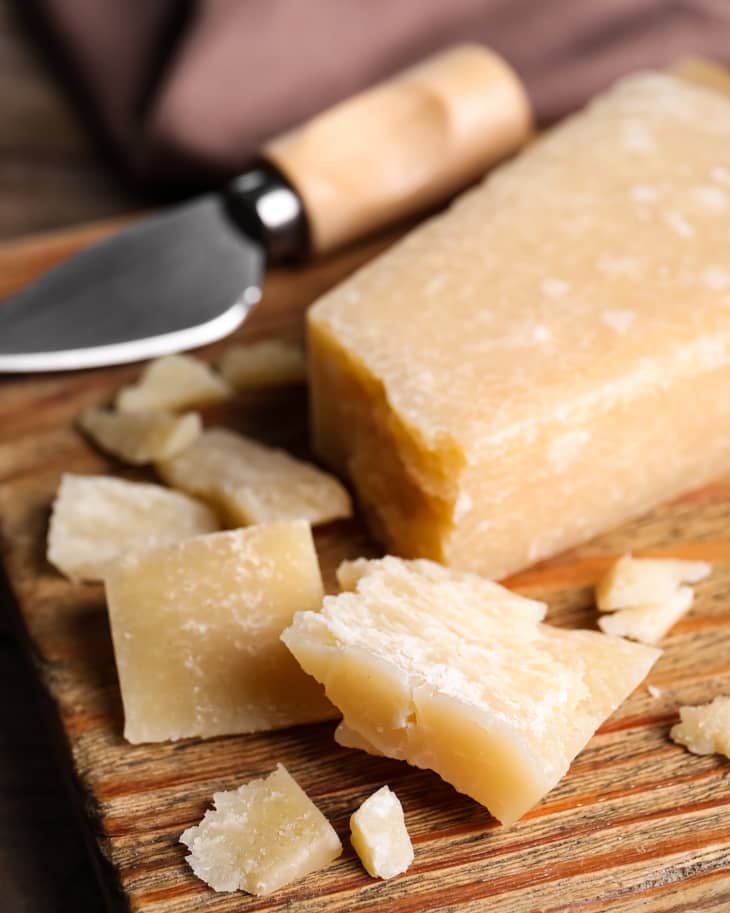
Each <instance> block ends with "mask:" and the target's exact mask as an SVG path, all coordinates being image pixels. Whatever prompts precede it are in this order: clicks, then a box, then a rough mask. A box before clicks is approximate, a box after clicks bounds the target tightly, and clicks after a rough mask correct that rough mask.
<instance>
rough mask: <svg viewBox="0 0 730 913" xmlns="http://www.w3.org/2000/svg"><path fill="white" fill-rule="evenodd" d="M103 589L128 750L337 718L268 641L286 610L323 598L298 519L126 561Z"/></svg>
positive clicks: (305, 529) (274, 639)
mask: <svg viewBox="0 0 730 913" xmlns="http://www.w3.org/2000/svg"><path fill="white" fill-rule="evenodd" d="M105 584H106V596H107V602H108V606H109V619H110V622H111V630H112V639H113V642H114V655H115V658H116V663H117V671H118V673H119V684H120V687H121V691H122V702H123V704H124V718H125V725H124V736H125V738H126V739H128V740H129V741H130V742H158V741H164V740H168V739H182V738H187V737H191V736H200V737H203V738H207V737H211V736H217V735H229V734H233V733H241V732H258V731H264V730H269V729H280V728H282V727H284V726H291V725H296V724H299V723H310V722H313V721H317V720H323V719H329V718H331V717H332V716H336V715H337V714H336V711H335V710H334V708H333V707H332V706H331V704H330V703H329V702H328V701H327V700H326V699H325V697H324V693H323V690H322V688H321V686H320V685H318V684H317V682H315V681H314V679H313V678H310V677H309V676H308V675H306V674H305V673H304V672H302V670H301V669H300V667H299V666H298V665H297V663H296V662H295V660H294V659H293V658H292V656H291V654H290V653H289V652H288V651H287V649H286V648H285V647H284V645H283V644H282V643H281V641H280V640H279V635H280V634H281V632H282V631H283V629H284V628H285V627H286V626H287V625H288V624H289V623H290V622H291V620H292V618H293V616H294V613H295V612H297V611H300V610H302V611H303V610H314V609H317V608H319V606H320V605H321V602H322V596H323V588H322V578H321V575H320V571H319V565H318V562H317V555H316V552H315V550H314V543H313V541H312V533H311V530H310V528H309V526H308V524H307V523H304V522H297V523H272V524H265V525H260V526H252V527H249V528H247V529H240V530H234V531H231V532H222V533H215V534H213V535H209V536H199V537H198V538H196V539H190V540H188V541H186V542H181V543H178V544H177V545H173V546H169V547H168V548H164V549H156V550H153V551H148V552H144V553H142V554H136V555H133V556H128V557H126V558H124V559H122V560H120V561H119V562H118V563H117V564H116V565H115V567H114V568H112V569H111V570H110V571H109V573H108V574H107V577H106V580H105Z"/></svg>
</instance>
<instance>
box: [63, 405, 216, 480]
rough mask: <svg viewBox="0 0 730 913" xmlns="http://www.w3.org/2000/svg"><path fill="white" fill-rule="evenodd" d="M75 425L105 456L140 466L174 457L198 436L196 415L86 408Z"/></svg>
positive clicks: (199, 428)
mask: <svg viewBox="0 0 730 913" xmlns="http://www.w3.org/2000/svg"><path fill="white" fill-rule="evenodd" d="M79 425H80V426H81V428H82V430H83V431H85V432H86V433H87V434H88V435H89V437H90V438H91V439H92V440H93V441H95V442H96V444H98V445H99V447H101V448H102V450H106V451H107V452H108V453H111V454H113V455H114V456H116V457H119V459H120V460H124V462H125V463H132V464H133V465H136V466H141V465H143V464H144V463H153V462H154V461H155V460H164V459H168V458H169V457H172V456H175V454H176V453H179V452H180V451H181V450H184V449H185V448H186V447H187V446H189V445H190V444H192V442H193V441H194V440H195V438H196V437H197V436H198V435H199V434H200V431H201V427H202V426H201V421H200V416H199V415H198V413H197V412H186V413H185V414H184V415H173V414H172V413H171V412H109V411H107V410H106V409H88V410H87V411H86V412H84V413H83V414H82V415H81V417H80V418H79Z"/></svg>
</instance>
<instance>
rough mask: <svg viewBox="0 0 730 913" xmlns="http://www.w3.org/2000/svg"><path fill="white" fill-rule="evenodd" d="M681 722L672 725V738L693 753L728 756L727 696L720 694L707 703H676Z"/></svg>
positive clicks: (729, 720)
mask: <svg viewBox="0 0 730 913" xmlns="http://www.w3.org/2000/svg"><path fill="white" fill-rule="evenodd" d="M679 716H680V720H681V722H679V723H677V724H676V725H675V726H672V730H671V732H670V736H671V738H672V739H673V741H675V742H678V743H679V744H680V745H684V746H685V747H686V748H687V749H689V751H691V752H693V753H694V754H715V753H717V754H724V755H725V757H726V758H730V697H724V696H722V695H720V696H719V697H716V698H715V699H714V700H713V701H712V703H710V704H702V705H701V706H699V707H680V708H679Z"/></svg>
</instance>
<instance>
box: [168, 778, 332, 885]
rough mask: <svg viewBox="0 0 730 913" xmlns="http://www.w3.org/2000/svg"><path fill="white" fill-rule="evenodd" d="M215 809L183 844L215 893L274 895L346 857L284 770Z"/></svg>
mask: <svg viewBox="0 0 730 913" xmlns="http://www.w3.org/2000/svg"><path fill="white" fill-rule="evenodd" d="M213 805H214V809H212V810H208V811H207V812H206V813H205V815H204V817H203V820H202V821H201V822H200V824H198V825H196V826H195V827H189V828H188V829H187V830H186V831H184V832H183V834H182V836H181V837H180V842H181V843H183V844H184V845H185V846H186V847H187V848H188V849H189V850H190V854H189V855H188V856H186V857H185V859H186V861H187V862H188V864H189V865H190V868H191V869H192V870H193V872H195V874H196V875H197V876H198V878H200V879H201V880H202V881H204V882H205V883H206V884H208V885H210V887H211V888H213V890H214V891H247V892H248V893H249V894H257V895H262V894H271V893H272V892H273V891H276V890H277V889H278V888H281V887H284V885H287V884H290V883H291V882H292V881H296V880H297V879H299V878H303V877H304V876H305V875H308V874H309V873H310V872H314V871H316V870H317V869H321V868H323V867H324V866H326V865H328V864H329V863H330V862H333V861H334V860H335V859H337V857H338V856H339V855H340V854H341V852H342V844H341V843H340V840H339V838H338V836H337V834H336V833H335V831H334V828H333V827H332V825H331V824H330V823H329V821H327V819H326V818H325V816H324V815H323V814H322V812H321V811H320V810H319V809H318V808H317V806H316V805H315V804H314V803H313V802H312V800H311V799H310V798H309V796H307V794H306V793H305V792H304V790H303V789H302V788H301V787H300V786H299V784H298V783H297V782H296V780H295V779H294V778H293V777H292V776H291V774H290V773H289V772H288V771H287V769H286V768H285V767H284V766H283V765H282V764H278V765H277V767H276V770H275V771H273V773H271V774H269V776H268V777H266V778H265V779H260V780H251V781H250V782H249V783H246V784H244V785H243V786H239V788H238V789H236V790H231V791H230V792H220V793H215V795H214V796H213Z"/></svg>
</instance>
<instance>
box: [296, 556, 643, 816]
mask: <svg viewBox="0 0 730 913" xmlns="http://www.w3.org/2000/svg"><path fill="white" fill-rule="evenodd" d="M358 565H359V570H358V572H357V574H356V584H355V585H356V589H355V591H354V592H344V593H341V594H340V595H339V596H328V597H326V598H325V600H324V605H323V608H322V611H321V612H303V613H298V614H297V615H296V616H295V618H294V622H293V624H292V626H291V627H289V628H288V629H287V630H286V631H284V633H283V635H282V639H283V640H284V642H285V643H286V645H287V646H288V647H289V649H290V650H291V651H292V653H293V654H294V655H295V656H296V658H297V659H298V660H299V662H300V663H301V665H302V667H303V668H304V669H305V670H306V671H307V672H309V673H310V674H312V675H314V677H315V678H317V679H318V680H319V681H321V682H322V683H323V684H324V687H325V691H326V692H327V696H328V697H329V698H330V700H331V701H332V702H333V703H334V704H335V705H336V706H337V707H338V708H339V709H340V710H341V711H342V713H343V716H344V722H345V724H346V727H347V729H348V730H349V731H351V732H354V733H356V734H357V737H358V738H359V739H360V741H361V744H362V747H367V746H370V749H371V750H374V751H376V752H379V753H382V754H384V755H387V756H389V757H393V758H400V759H403V760H406V761H408V762H409V763H411V764H414V765H416V766H417V767H427V768H431V769H432V770H435V771H436V772H437V773H438V774H440V775H441V777H443V779H444V780H446V781H447V782H449V783H451V784H452V785H453V786H455V787H456V788H457V789H458V790H459V791H461V792H464V793H466V794H467V795H469V796H471V797H472V798H474V799H476V800H477V801H478V802H481V803H482V804H483V805H486V807H487V808H488V809H489V810H490V811H491V812H492V814H493V815H495V816H496V817H497V818H499V819H500V820H501V821H503V822H505V823H510V822H512V821H515V820H516V819H517V818H519V817H520V815H522V814H524V813H525V812H526V811H527V810H528V809H529V808H531V807H532V806H533V805H534V804H535V803H536V802H537V801H538V800H539V799H540V798H541V797H542V796H544V795H545V793H546V792H548V790H550V789H551V788H552V787H553V786H554V785H555V784H556V783H557V782H558V780H559V779H560V778H561V777H562V776H563V774H564V773H565V772H566V771H567V769H568V766H569V764H570V762H571V761H572V759H573V758H574V757H575V755H576V754H577V753H578V752H579V751H580V750H581V748H583V746H584V745H585V744H586V742H587V741H588V739H589V738H590V737H591V735H592V734H593V733H594V731H595V730H596V729H597V727H598V726H599V725H600V724H601V723H602V722H603V720H605V719H606V717H607V716H608V715H609V714H610V713H612V712H613V710H614V709H615V708H616V707H617V706H618V705H619V704H620V703H621V701H622V700H623V699H624V698H625V697H627V696H628V694H629V693H630V692H631V691H632V690H633V688H635V687H636V685H638V684H639V682H641V680H642V679H643V678H644V676H645V675H646V673H647V672H648V670H649V669H650V668H651V666H652V664H653V663H654V661H655V660H656V659H657V657H658V656H659V655H660V654H659V651H658V650H655V649H653V648H651V647H646V646H644V645H640V644H633V643H630V642H628V641H624V640H621V639H620V638H614V637H608V636H606V635H605V634H599V633H596V632H593V631H568V630H562V629H558V628H553V627H550V626H549V625H546V624H542V623H541V622H540V621H539V619H540V617H542V610H543V609H544V607H543V606H541V604H540V603H534V602H531V601H530V600H526V601H525V603H526V604H525V605H520V597H518V596H516V595H515V594H513V593H509V592H508V591H506V590H503V589H502V588H501V587H498V586H497V585H495V584H491V585H485V584H486V582H485V581H480V580H479V578H476V577H471V576H470V575H466V574H461V575H458V574H457V575H454V579H453V583H451V582H450V574H449V572H448V571H446V570H445V569H443V568H440V567H438V566H436V565H431V564H430V562H404V561H401V560H400V559H397V558H392V557H388V558H385V559H382V560H379V561H371V562H359V563H358ZM343 577H344V579H345V580H346V581H349V582H351V581H352V574H351V570H350V568H349V567H348V566H347V565H345V568H344V572H343ZM500 591H501V593H502V594H503V596H500ZM350 744H351V742H350Z"/></svg>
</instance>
